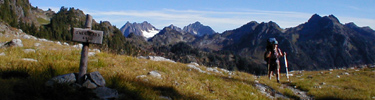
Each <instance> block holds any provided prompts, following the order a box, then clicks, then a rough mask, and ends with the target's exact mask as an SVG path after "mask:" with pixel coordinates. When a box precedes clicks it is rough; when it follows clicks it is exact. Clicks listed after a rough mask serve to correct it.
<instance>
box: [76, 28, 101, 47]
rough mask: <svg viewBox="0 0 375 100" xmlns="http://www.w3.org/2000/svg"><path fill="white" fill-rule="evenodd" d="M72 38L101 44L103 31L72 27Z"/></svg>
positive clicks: (77, 40)
mask: <svg viewBox="0 0 375 100" xmlns="http://www.w3.org/2000/svg"><path fill="white" fill-rule="evenodd" d="M72 40H73V41H76V42H83V43H94V44H102V40H103V31H97V30H90V29H82V28H74V29H73V39H72Z"/></svg>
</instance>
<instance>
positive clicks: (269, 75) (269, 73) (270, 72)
mask: <svg viewBox="0 0 375 100" xmlns="http://www.w3.org/2000/svg"><path fill="white" fill-rule="evenodd" d="M271 74H272V71H271V69H268V78H269V79H270V80H271Z"/></svg>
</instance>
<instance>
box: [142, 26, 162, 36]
mask: <svg viewBox="0 0 375 100" xmlns="http://www.w3.org/2000/svg"><path fill="white" fill-rule="evenodd" d="M141 31H142V34H143V36H144V37H146V38H151V37H154V36H155V35H156V34H158V33H159V30H156V29H153V28H152V29H151V30H141Z"/></svg>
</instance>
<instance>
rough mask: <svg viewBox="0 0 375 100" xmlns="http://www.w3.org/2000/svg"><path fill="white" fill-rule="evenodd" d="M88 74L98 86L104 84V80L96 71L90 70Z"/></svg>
mask: <svg viewBox="0 0 375 100" xmlns="http://www.w3.org/2000/svg"><path fill="white" fill-rule="evenodd" d="M88 76H89V79H90V80H92V81H93V82H94V83H95V84H96V85H98V86H99V87H102V86H105V80H104V78H103V76H102V75H100V73H99V72H98V71H95V72H92V73H90V74H88Z"/></svg>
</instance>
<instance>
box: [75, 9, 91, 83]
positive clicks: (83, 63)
mask: <svg viewBox="0 0 375 100" xmlns="http://www.w3.org/2000/svg"><path fill="white" fill-rule="evenodd" d="M91 23H92V16H91V15H89V14H87V15H86V23H85V29H89V30H91ZM82 45H83V46H82V52H81V60H80V63H79V73H78V80H77V81H78V83H79V84H82V83H83V82H84V80H85V79H84V75H85V74H86V72H87V60H88V56H89V55H88V54H89V43H82Z"/></svg>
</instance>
